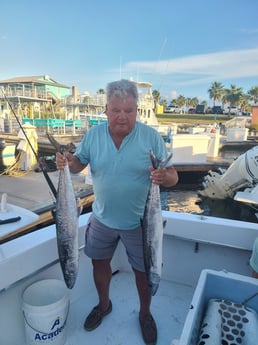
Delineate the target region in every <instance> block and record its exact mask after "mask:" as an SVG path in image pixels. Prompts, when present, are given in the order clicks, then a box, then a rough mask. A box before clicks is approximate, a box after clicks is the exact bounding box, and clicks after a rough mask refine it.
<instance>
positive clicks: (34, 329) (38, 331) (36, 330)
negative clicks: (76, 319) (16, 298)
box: [22, 301, 70, 334]
mask: <svg viewBox="0 0 258 345" xmlns="http://www.w3.org/2000/svg"><path fill="white" fill-rule="evenodd" d="M69 309H70V301H68V308H67V313H66V316H65V320H64V323H63V325H62V326H61V327H64V326H65V324H66V321H67V318H68V314H69ZM22 313H23V317H24V320H25V322H26V324H27V325H28V326H29V327H30V328H31V329H33V331H35V332H37V333H42V334H46V332H42V331H40V330H38V329H36V328H34V327H32V326H31V325H30V323H29V322H28V320H27V318H26V316H25V313H24V310H23V311H22Z"/></svg>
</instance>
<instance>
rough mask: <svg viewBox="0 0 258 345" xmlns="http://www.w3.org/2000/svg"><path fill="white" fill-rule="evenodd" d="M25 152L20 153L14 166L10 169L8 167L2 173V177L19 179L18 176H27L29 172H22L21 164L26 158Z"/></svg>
mask: <svg viewBox="0 0 258 345" xmlns="http://www.w3.org/2000/svg"><path fill="white" fill-rule="evenodd" d="M25 154H26V153H25V152H24V151H20V152H19V153H18V155H17V156H16V158H15V161H14V163H13V164H12V165H10V166H9V167H7V168H6V169H5V170H4V171H3V172H1V173H0V176H2V175H9V176H14V177H16V176H17V177H18V176H24V175H26V174H27V173H28V172H29V171H28V170H27V171H22V170H21V162H22V160H23V158H24V156H25Z"/></svg>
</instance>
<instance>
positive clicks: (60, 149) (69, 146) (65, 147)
mask: <svg viewBox="0 0 258 345" xmlns="http://www.w3.org/2000/svg"><path fill="white" fill-rule="evenodd" d="M46 135H47V137H48V140H49V141H50V142H51V144H52V145H53V146H54V148H55V149H56V151H57V152H60V153H64V152H65V151H68V152H72V153H73V152H74V151H75V148H76V147H75V145H74V144H73V143H69V144H66V145H61V144H59V142H58V141H57V140H56V139H55V138H54V137H53V135H51V134H49V133H48V132H46Z"/></svg>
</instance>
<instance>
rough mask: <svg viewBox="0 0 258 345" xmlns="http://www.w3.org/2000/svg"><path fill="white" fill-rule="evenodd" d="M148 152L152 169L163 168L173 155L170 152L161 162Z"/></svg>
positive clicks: (151, 152)
mask: <svg viewBox="0 0 258 345" xmlns="http://www.w3.org/2000/svg"><path fill="white" fill-rule="evenodd" d="M149 152H150V159H151V163H152V166H153V168H154V169H158V168H165V167H166V165H167V163H168V162H169V161H170V159H171V158H172V156H173V153H172V152H170V154H169V155H168V157H167V158H166V159H164V160H163V161H161V160H159V159H157V157H156V156H155V154H154V152H153V151H152V150H150V151H149Z"/></svg>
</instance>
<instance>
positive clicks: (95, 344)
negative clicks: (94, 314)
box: [65, 272, 194, 345]
mask: <svg viewBox="0 0 258 345" xmlns="http://www.w3.org/2000/svg"><path fill="white" fill-rule="evenodd" d="M86 278H87V277H85V279H86ZM193 292H194V289H193V288H192V287H189V286H186V285H181V284H177V283H172V282H168V281H164V280H162V281H161V283H160V286H159V289H158V292H157V294H156V295H155V296H154V297H153V300H152V305H151V311H152V314H153V317H154V318H155V321H156V324H157V328H158V342H157V345H159V344H160V345H170V344H172V340H174V339H178V338H179V337H180V334H181V332H182V329H183V325H184V322H185V318H186V315H187V312H188V308H189V306H190V303H191V300H192V296H193ZM110 298H111V300H112V304H113V310H112V312H111V314H109V315H107V316H106V317H105V318H104V319H103V321H102V324H101V325H100V326H99V327H98V328H97V329H95V330H93V331H91V332H87V331H85V330H84V328H83V323H84V320H85V317H86V316H87V315H88V313H89V312H90V311H91V309H92V307H93V306H94V305H95V304H97V303H98V302H97V296H96V292H95V290H93V289H92V290H91V291H90V292H89V293H88V294H85V295H84V296H83V297H82V298H80V299H79V300H77V301H75V302H73V303H71V308H70V311H69V316H68V323H67V332H68V334H67V341H66V343H65V345H82V344H83V345H84V344H87V345H108V344H110V345H111V344H112V345H132V344H134V345H143V344H144V342H143V339H142V335H141V329H140V325H139V321H138V311H139V303H138V295H137V292H136V286H135V282H134V276H133V274H132V273H126V272H118V273H117V274H115V275H114V276H113V278H112V282H111V288H110Z"/></svg>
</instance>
